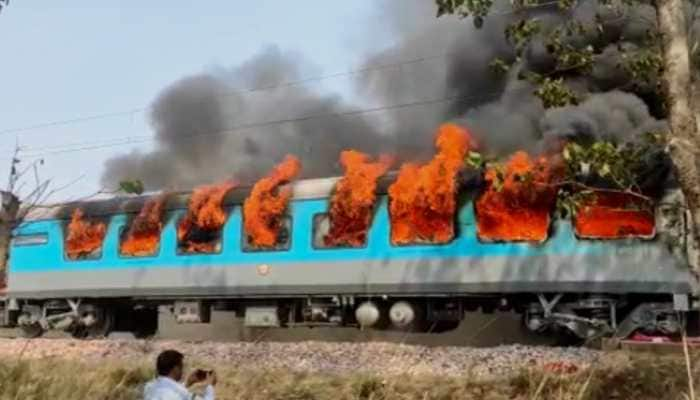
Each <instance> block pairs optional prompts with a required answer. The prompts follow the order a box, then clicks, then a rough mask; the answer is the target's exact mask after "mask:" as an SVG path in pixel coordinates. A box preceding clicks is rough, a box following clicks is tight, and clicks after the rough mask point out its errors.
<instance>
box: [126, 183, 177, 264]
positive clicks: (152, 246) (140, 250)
mask: <svg viewBox="0 0 700 400" xmlns="http://www.w3.org/2000/svg"><path fill="white" fill-rule="evenodd" d="M165 200H166V196H165V195H162V196H158V197H155V198H151V199H149V200H148V201H146V203H145V204H144V205H143V207H142V208H141V211H139V213H138V214H137V215H134V216H132V217H131V218H129V221H128V223H127V225H126V226H125V227H123V228H122V230H121V231H120V233H119V255H120V256H124V257H150V256H155V255H156V254H158V251H159V250H160V236H161V232H162V231H163V225H164V223H165V207H164V206H165Z"/></svg>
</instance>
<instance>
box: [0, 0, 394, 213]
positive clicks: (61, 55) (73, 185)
mask: <svg viewBox="0 0 700 400" xmlns="http://www.w3.org/2000/svg"><path fill="white" fill-rule="evenodd" d="M203 4H206V7H204V6H203ZM376 4H377V3H376V1H373V0H353V1H343V2H329V1H324V0H302V1H296V2H284V1H279V0H278V1H273V0H257V1H250V2H232V1H208V2H206V3H202V2H173V1H164V0H151V1H148V2H126V1H111V2H96V1H88V0H73V1H71V2H46V1H39V0H22V1H19V0H17V1H12V2H10V5H9V6H8V7H6V8H4V9H3V11H2V13H0V38H2V51H3V55H4V56H3V57H2V64H0V187H2V188H4V187H6V185H7V177H8V175H9V166H10V163H11V158H12V154H13V151H14V148H15V145H16V143H18V144H19V146H20V148H21V149H22V151H21V153H20V159H21V163H20V166H19V168H20V170H21V169H22V168H26V167H27V166H31V164H32V162H35V161H37V162H38V160H40V159H42V160H43V164H37V165H38V172H39V178H40V179H41V180H44V179H51V185H52V187H53V188H56V189H58V188H62V187H64V186H66V185H67V187H65V188H64V189H61V190H59V191H58V192H56V193H54V194H53V195H52V197H51V200H52V201H66V200H71V199H76V198H81V197H84V196H87V195H89V194H91V193H94V192H95V191H97V190H99V189H100V187H99V178H100V175H101V173H102V165H103V162H104V161H105V160H106V159H108V158H110V157H111V156H114V155H116V154H121V153H127V152H129V151H130V150H132V149H133V148H135V147H139V148H140V149H143V150H149V149H150V147H151V146H152V142H151V143H139V144H132V145H122V146H114V147H108V148H99V149H89V147H90V146H94V145H96V144H105V143H107V141H109V140H113V139H118V140H122V139H123V138H125V137H130V136H144V135H152V134H153V131H152V129H151V128H150V126H149V124H148V119H147V113H145V112H143V111H141V110H143V109H144V108H145V107H148V105H149V104H150V103H151V102H152V100H153V99H154V98H155V97H156V95H157V94H158V93H159V92H160V91H161V90H162V89H163V88H164V87H166V86H167V85H169V84H171V83H173V82H174V81H176V80H178V79H180V78H182V77H184V76H186V75H191V74H196V73H200V72H206V71H211V70H214V69H216V68H218V67H231V66H234V65H237V64H239V63H240V62H242V61H244V60H246V59H248V58H250V57H251V56H252V55H254V54H256V53H257V52H259V51H260V50H261V49H262V48H263V47H265V46H267V45H277V46H278V47H279V48H280V49H282V50H292V51H298V52H300V53H302V54H303V55H304V56H305V58H307V59H308V60H309V61H311V62H312V63H314V64H315V66H316V67H317V72H318V74H319V75H325V74H332V73H336V72H342V71H348V70H352V69H353V68H357V67H358V66H360V65H361V62H362V60H363V58H365V57H366V55H367V54H368V52H372V51H378V50H381V49H382V48H385V47H388V46H389V45H390V44H391V41H392V38H391V37H390V35H389V34H385V33H384V32H382V30H381V29H377V30H371V29H367V24H376V25H377V26H378V27H379V28H381V21H378V20H377V19H376V18H377V17H376V9H375V8H376ZM367 35H373V37H372V38H369V39H371V40H369V41H368V37H367ZM368 43H370V45H369V46H368ZM315 85H316V86H317V90H319V91H330V92H340V93H343V94H345V95H346V96H347V95H348V93H346V92H347V91H348V90H349V89H348V88H349V87H350V84H349V82H345V81H344V79H343V78H337V79H329V80H326V81H322V82H318V83H316V84H315ZM130 110H139V111H134V112H130ZM112 114H114V115H112ZM105 115H111V116H105ZM92 116H102V117H99V118H95V119H90V120H83V121H75V120H80V119H83V118H86V117H92ZM55 121H62V123H60V124H55V125H50V126H42V127H38V128H37V127H36V125H43V124H45V123H52V122H55ZM63 121H74V122H70V123H64V122H63ZM32 127H33V128H32ZM62 146H63V147H62ZM76 146H77V147H83V148H86V149H85V150H82V151H75V152H62V151H65V150H66V149H74V148H76ZM30 170H31V169H30ZM34 180H35V179H34V176H33V173H28V174H27V175H25V179H24V181H25V182H26V183H25V185H24V186H23V187H22V188H21V192H22V193H27V192H28V191H29V190H31V189H33V187H34V186H35V184H34Z"/></svg>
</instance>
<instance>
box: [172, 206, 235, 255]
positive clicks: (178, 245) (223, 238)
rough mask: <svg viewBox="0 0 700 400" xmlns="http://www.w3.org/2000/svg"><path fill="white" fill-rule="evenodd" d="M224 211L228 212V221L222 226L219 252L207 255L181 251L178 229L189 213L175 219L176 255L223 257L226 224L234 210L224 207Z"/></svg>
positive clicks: (207, 253)
mask: <svg viewBox="0 0 700 400" xmlns="http://www.w3.org/2000/svg"><path fill="white" fill-rule="evenodd" d="M224 210H225V211H226V220H225V221H224V224H223V225H221V234H220V235H219V246H218V250H217V251H211V252H206V253H197V252H186V251H182V250H181V249H180V239H178V237H177V229H178V227H179V226H180V222H181V221H182V220H183V219H184V218H185V217H186V216H187V211H185V212H184V213H182V215H181V216H180V217H179V218H175V255H176V256H178V257H181V256H182V257H187V256H215V255H221V254H223V253H224V246H225V245H226V240H225V236H226V224H227V223H228V222H229V219H230V218H231V213H232V212H233V208H230V209H229V208H226V207H224Z"/></svg>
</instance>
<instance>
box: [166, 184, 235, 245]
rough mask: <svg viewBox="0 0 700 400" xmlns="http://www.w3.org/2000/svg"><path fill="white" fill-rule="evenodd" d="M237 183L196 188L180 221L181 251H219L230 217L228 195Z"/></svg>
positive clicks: (178, 240) (178, 233)
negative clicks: (226, 205) (224, 229)
mask: <svg viewBox="0 0 700 400" xmlns="http://www.w3.org/2000/svg"><path fill="white" fill-rule="evenodd" d="M235 186H236V184H235V182H233V181H227V182H223V183H220V184H216V185H205V186H200V187H198V188H196V189H195V190H194V192H193V193H192V196H191V197H190V201H189V204H188V207H187V213H186V214H185V215H184V216H183V217H182V218H181V219H180V220H179V221H178V223H177V249H178V254H195V253H204V254H211V253H219V252H221V247H222V235H223V232H222V231H223V227H224V224H225V223H226V219H227V218H228V213H227V210H226V209H224V207H223V202H224V197H226V194H227V193H228V192H229V191H231V190H232V189H233V188H234V187H235Z"/></svg>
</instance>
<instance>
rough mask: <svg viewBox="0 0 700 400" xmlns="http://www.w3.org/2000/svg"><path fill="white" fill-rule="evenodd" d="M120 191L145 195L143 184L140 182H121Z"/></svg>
mask: <svg viewBox="0 0 700 400" xmlns="http://www.w3.org/2000/svg"><path fill="white" fill-rule="evenodd" d="M119 190H120V191H122V192H124V193H127V194H141V193H143V182H141V181H140V180H138V179H136V180H125V181H121V182H119Z"/></svg>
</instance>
